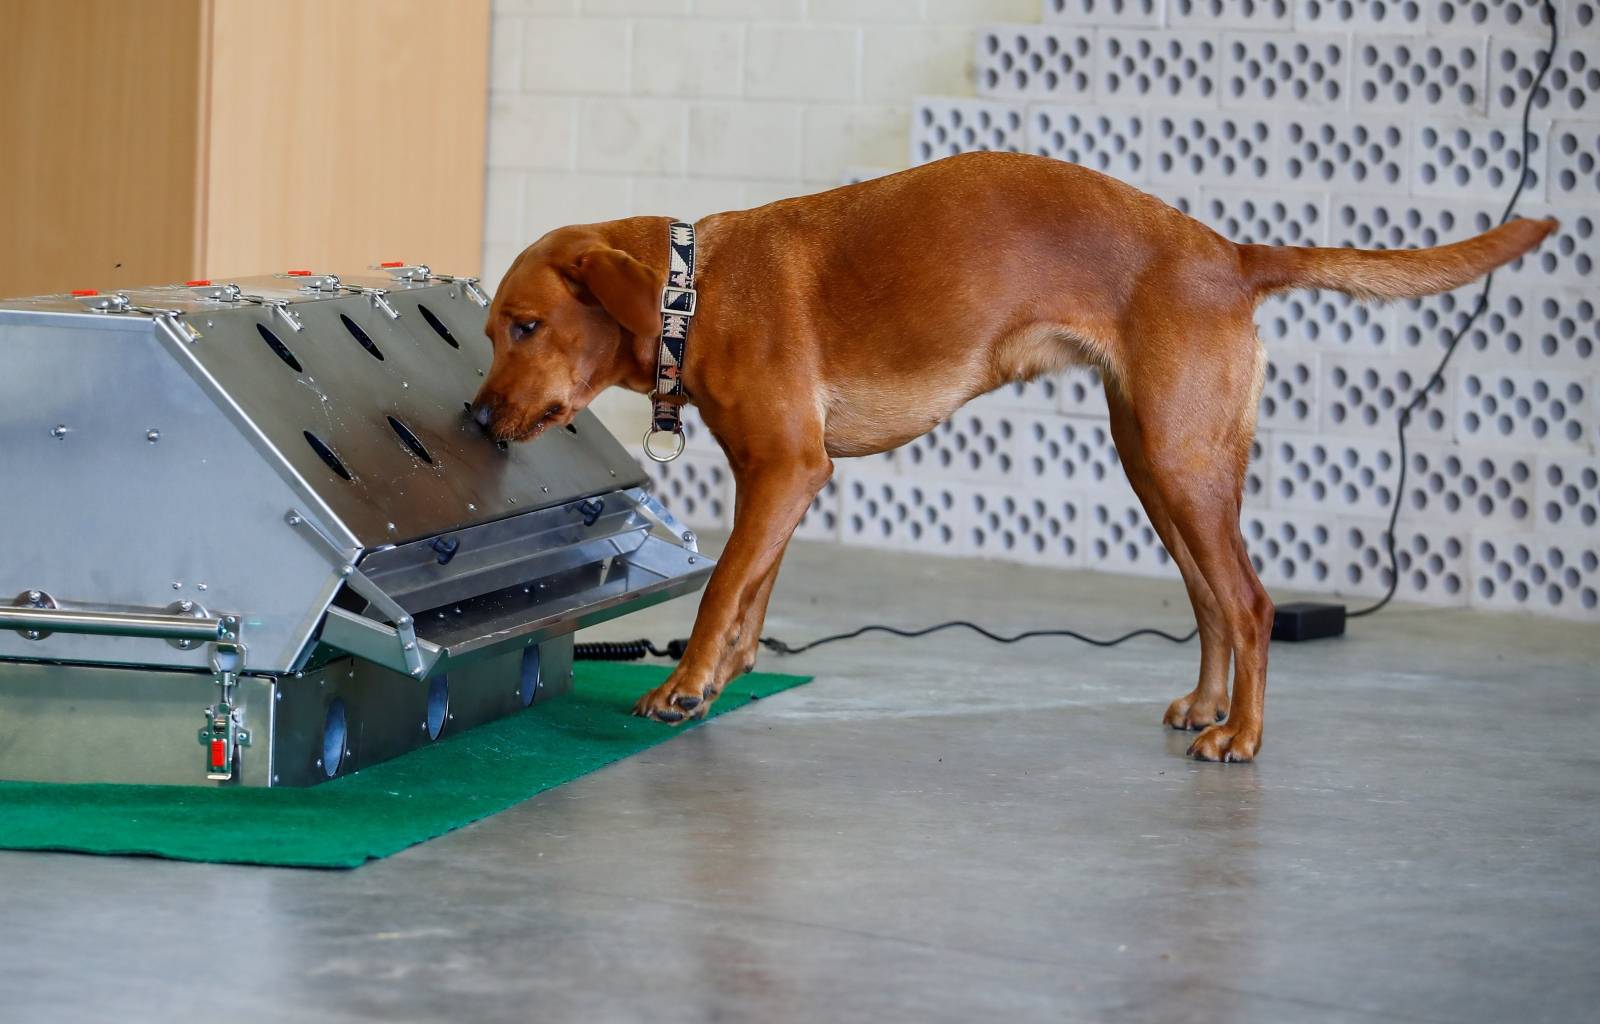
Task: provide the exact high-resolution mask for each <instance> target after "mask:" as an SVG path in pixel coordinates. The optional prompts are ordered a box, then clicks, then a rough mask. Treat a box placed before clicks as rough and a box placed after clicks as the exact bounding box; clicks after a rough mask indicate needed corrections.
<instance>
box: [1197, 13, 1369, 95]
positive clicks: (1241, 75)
mask: <svg viewBox="0 0 1600 1024" xmlns="http://www.w3.org/2000/svg"><path fill="white" fill-rule="evenodd" d="M1350 74H1351V71H1350V44H1349V37H1348V36H1345V35H1342V34H1312V33H1295V34H1294V35H1292V36H1290V35H1286V34H1284V33H1281V32H1229V33H1227V34H1225V35H1224V36H1223V37H1222V103H1223V106H1236V107H1259V106H1265V105H1269V104H1270V105H1271V106H1273V107H1274V108H1276V109H1279V110H1284V109H1293V108H1304V109H1310V110H1316V109H1327V108H1330V107H1343V106H1345V105H1346V103H1347V98H1348V96H1349V92H1350Z"/></svg>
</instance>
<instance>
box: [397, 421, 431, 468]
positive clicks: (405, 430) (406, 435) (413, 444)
mask: <svg viewBox="0 0 1600 1024" xmlns="http://www.w3.org/2000/svg"><path fill="white" fill-rule="evenodd" d="M389 428H390V429H391V430H393V431H394V432H395V435H396V436H397V437H399V438H400V442H401V443H402V444H404V445H405V446H406V447H407V448H409V449H411V454H412V455H415V456H416V457H417V458H419V459H421V460H422V461H423V462H426V463H427V464H428V465H430V466H431V465H433V456H432V455H429V454H428V449H426V448H424V447H423V446H422V441H421V440H420V439H419V438H418V437H417V435H416V434H413V433H412V432H411V428H410V427H408V426H406V425H405V424H404V423H401V422H400V421H399V420H397V419H395V418H394V417H393V416H390V417H389Z"/></svg>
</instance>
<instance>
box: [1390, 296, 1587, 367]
mask: <svg viewBox="0 0 1600 1024" xmlns="http://www.w3.org/2000/svg"><path fill="white" fill-rule="evenodd" d="M1523 280H1526V278H1522V279H1508V280H1507V281H1506V282H1505V283H1504V284H1501V283H1500V281H1499V278H1496V287H1495V288H1492V289H1491V290H1490V292H1489V302H1488V304H1487V305H1486V306H1485V307H1484V310H1483V312H1482V313H1481V314H1480V315H1479V316H1478V318H1477V320H1475V321H1474V322H1473V324H1472V326H1471V327H1470V328H1467V329H1466V331H1465V333H1464V334H1462V337H1461V348H1460V349H1459V350H1458V352H1459V354H1458V356H1457V358H1458V359H1460V360H1461V362H1462V363H1463V364H1465V365H1472V366H1487V367H1494V366H1517V365H1520V366H1528V367H1533V368H1538V369H1546V368H1548V369H1556V370H1571V371H1577V372H1581V371H1583V370H1587V369H1595V368H1600V306H1597V301H1600V300H1597V298H1596V297H1595V295H1594V293H1593V292H1592V291H1589V290H1584V289H1582V288H1545V287H1534V286H1530V285H1526V284H1523V283H1521V281H1523ZM1477 304H1478V291H1477V290H1476V289H1462V290H1459V291H1455V292H1450V293H1448V294H1445V295H1436V296H1430V297H1428V298H1426V299H1418V300H1414V301H1411V302H1407V303H1404V304H1403V305H1402V306H1401V308H1400V318H1401V323H1402V325H1403V326H1402V333H1401V337H1402V341H1403V344H1404V346H1405V347H1406V348H1410V349H1415V350H1418V351H1426V352H1429V353H1435V354H1436V353H1439V352H1442V350H1443V348H1444V345H1445V344H1446V342H1447V341H1448V339H1449V338H1450V337H1452V336H1453V335H1455V334H1456V333H1458V332H1460V331H1461V330H1462V328H1463V327H1464V326H1465V324H1466V321H1467V318H1468V317H1469V315H1470V314H1471V313H1472V311H1473V310H1474V309H1476V308H1477Z"/></svg>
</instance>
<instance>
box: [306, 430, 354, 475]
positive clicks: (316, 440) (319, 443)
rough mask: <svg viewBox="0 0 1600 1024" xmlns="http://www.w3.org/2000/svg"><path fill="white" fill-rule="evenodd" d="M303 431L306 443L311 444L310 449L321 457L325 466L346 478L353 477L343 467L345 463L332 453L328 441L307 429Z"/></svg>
mask: <svg viewBox="0 0 1600 1024" xmlns="http://www.w3.org/2000/svg"><path fill="white" fill-rule="evenodd" d="M303 433H304V434H305V437H306V444H308V445H310V446H311V450H312V451H314V452H316V453H317V458H319V459H321V460H322V462H323V464H324V465H325V466H327V467H328V468H329V469H331V470H333V471H334V472H335V473H338V474H339V475H340V476H342V477H344V478H345V479H346V480H350V479H353V477H351V476H350V471H349V470H348V469H346V468H345V465H344V463H343V462H342V461H341V460H340V459H339V456H337V455H335V454H334V451H333V449H332V448H329V447H328V443H327V442H326V441H324V440H323V439H322V438H320V437H318V436H317V435H315V434H313V433H312V432H311V431H309V430H307V431H303Z"/></svg>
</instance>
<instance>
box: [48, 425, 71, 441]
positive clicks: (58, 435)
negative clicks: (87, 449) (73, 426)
mask: <svg viewBox="0 0 1600 1024" xmlns="http://www.w3.org/2000/svg"><path fill="white" fill-rule="evenodd" d="M50 436H51V437H53V438H55V439H56V440H57V441H60V440H62V439H63V438H65V437H66V436H67V425H66V424H65V423H57V424H56V425H55V428H54V429H53V430H51V431H50Z"/></svg>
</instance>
